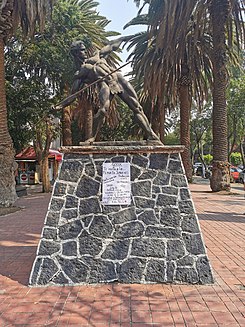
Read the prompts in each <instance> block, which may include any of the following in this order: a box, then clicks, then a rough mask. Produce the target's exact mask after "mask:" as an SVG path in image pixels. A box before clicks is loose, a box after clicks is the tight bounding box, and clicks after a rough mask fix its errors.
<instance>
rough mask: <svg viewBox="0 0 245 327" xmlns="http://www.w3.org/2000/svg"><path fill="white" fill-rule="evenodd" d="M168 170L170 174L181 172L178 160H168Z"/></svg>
mask: <svg viewBox="0 0 245 327" xmlns="http://www.w3.org/2000/svg"><path fill="white" fill-rule="evenodd" d="M168 171H169V172H170V173H171V174H183V169H182V166H181V162H180V161H175V160H169V163H168Z"/></svg>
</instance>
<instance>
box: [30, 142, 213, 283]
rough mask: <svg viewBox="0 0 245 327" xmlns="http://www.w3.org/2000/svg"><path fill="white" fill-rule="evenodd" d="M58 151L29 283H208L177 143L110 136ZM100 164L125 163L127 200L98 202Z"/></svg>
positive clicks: (208, 270) (209, 275) (208, 271)
mask: <svg viewBox="0 0 245 327" xmlns="http://www.w3.org/2000/svg"><path fill="white" fill-rule="evenodd" d="M62 150H63V152H64V159H63V162H62V165H61V168H60V171H59V176H58V178H57V180H56V182H55V185H54V189H53V194H52V198H51V201H50V204H49V208H48V212H47V216H46V219H45V224H44V227H43V231H42V236H41V240H40V243H39V246H38V250H37V256H36V259H35V262H34V264H33V269H32V272H31V276H30V285H31V286H45V285H77V284H96V283H112V282H119V283H189V284H196V283H199V284H209V283H212V282H213V277H212V271H211V268H210V264H209V260H208V258H207V254H206V249H205V246H204V242H203V238H202V234H201V230H200V226H199V223H198V218H197V216H196V214H195V210H194V206H193V202H192V199H191V195H190V192H189V189H188V184H187V180H186V177H185V174H184V170H183V165H182V162H181V156H180V153H181V151H183V147H181V146H171V147H168V146H163V145H156V144H151V143H149V142H137V143H132V142H123V144H122V143H120V142H114V143H113V144H108V143H105V144H101V143H100V144H95V145H84V146H78V147H64V148H63V149H62ZM105 163H118V164H121V163H129V164H128V166H129V167H130V168H129V169H130V188H129V190H130V191H127V192H130V202H129V203H127V204H113V205H112V204H105V202H102V196H103V188H104V187H105V180H104V181H103V167H105V166H104V164H105ZM128 166H127V167H128ZM120 185H121V184H120ZM120 185H119V184H118V185H117V186H118V187H119V188H120ZM125 194H126V193H125ZM127 194H129V193H127ZM107 195H108V194H107ZM110 200H111V199H109V203H110Z"/></svg>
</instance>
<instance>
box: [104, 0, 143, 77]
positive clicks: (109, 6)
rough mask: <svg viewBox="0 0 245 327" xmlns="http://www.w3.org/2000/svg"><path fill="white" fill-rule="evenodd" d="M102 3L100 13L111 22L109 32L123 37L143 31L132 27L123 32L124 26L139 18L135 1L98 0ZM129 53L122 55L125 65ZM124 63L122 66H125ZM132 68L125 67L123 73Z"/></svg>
mask: <svg viewBox="0 0 245 327" xmlns="http://www.w3.org/2000/svg"><path fill="white" fill-rule="evenodd" d="M98 2H99V3H100V4H99V6H98V11H99V13H100V14H101V15H102V16H105V17H106V18H107V19H109V20H110V21H111V22H110V23H109V24H108V25H107V28H106V29H107V30H110V31H116V32H119V33H121V34H122V35H130V34H135V33H137V32H139V31H140V30H142V29H143V27H140V26H131V27H128V28H127V29H125V30H123V26H124V25H125V24H127V23H128V22H129V21H130V20H131V19H133V18H134V17H136V16H137V12H138V8H137V7H136V5H135V3H134V2H133V0H98ZM128 55H129V53H128V52H127V51H126V49H124V50H123V51H122V53H121V54H120V57H121V59H122V61H123V63H125V62H126V59H127V57H128ZM123 63H122V64H123ZM129 70H130V67H129V68H128V67H125V68H124V69H123V70H122V71H123V72H124V73H126V72H128V71H129Z"/></svg>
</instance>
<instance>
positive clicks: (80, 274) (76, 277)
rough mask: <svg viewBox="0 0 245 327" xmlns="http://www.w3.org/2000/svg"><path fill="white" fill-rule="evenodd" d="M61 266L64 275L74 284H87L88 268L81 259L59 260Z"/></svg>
mask: <svg viewBox="0 0 245 327" xmlns="http://www.w3.org/2000/svg"><path fill="white" fill-rule="evenodd" d="M59 264H60V266H61V268H62V270H63V271H64V273H65V274H66V275H67V276H68V277H69V278H70V279H71V280H72V282H73V283H83V282H86V279H87V274H88V267H87V266H86V265H85V264H84V263H83V262H82V260H80V259H64V258H59Z"/></svg>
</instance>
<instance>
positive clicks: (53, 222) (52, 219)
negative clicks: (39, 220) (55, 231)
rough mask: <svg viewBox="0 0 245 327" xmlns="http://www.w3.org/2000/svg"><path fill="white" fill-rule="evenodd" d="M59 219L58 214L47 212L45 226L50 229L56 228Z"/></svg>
mask: <svg viewBox="0 0 245 327" xmlns="http://www.w3.org/2000/svg"><path fill="white" fill-rule="evenodd" d="M59 219H60V214H59V212H52V211H49V212H48V215H47V218H46V222H45V225H47V226H51V227H57V226H58V223H59Z"/></svg>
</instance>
